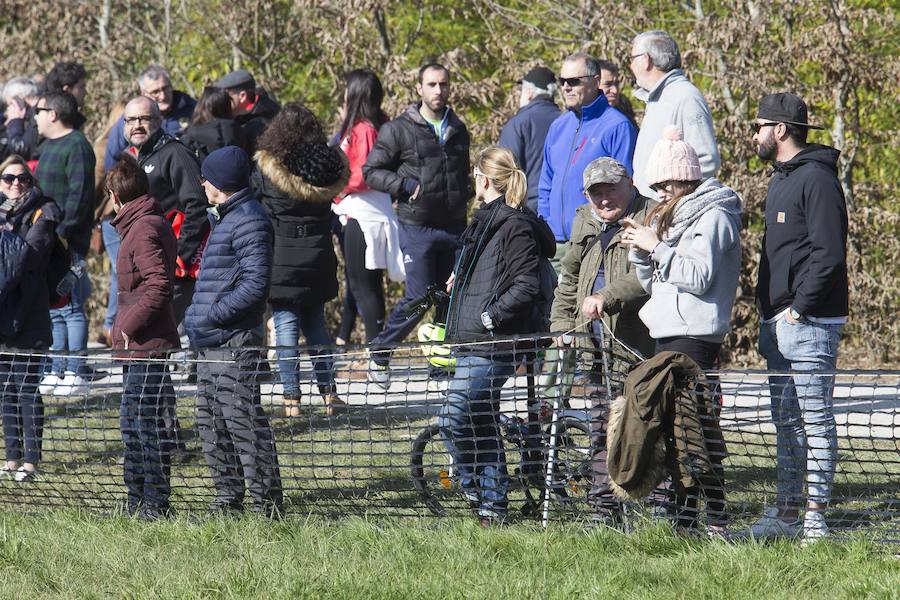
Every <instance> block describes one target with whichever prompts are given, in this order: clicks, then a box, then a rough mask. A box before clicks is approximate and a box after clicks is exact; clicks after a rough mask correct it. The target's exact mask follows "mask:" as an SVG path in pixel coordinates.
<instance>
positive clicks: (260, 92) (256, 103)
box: [215, 69, 281, 158]
mask: <svg viewBox="0 0 900 600" xmlns="http://www.w3.org/2000/svg"><path fill="white" fill-rule="evenodd" d="M215 86H216V87H217V88H219V89H222V90H225V91H226V92H228V96H229V97H230V98H231V114H232V115H233V116H234V120H235V121H237V122H238V124H239V125H240V126H241V127H242V128H243V131H244V138H245V139H246V141H247V154H248V155H249V156H250V158H253V154H254V153H255V152H256V140H257V139H259V136H260V135H262V132H263V130H265V128H266V127H268V125H269V122H270V121H271V120H272V119H273V118H274V117H275V115H276V114H278V111H280V110H281V106H280V105H279V104H278V103H277V102H275V101H274V100H272V99H271V98H270V97H269V95H268V93H267V92H266V91H265V90H264V89H262V88H257V87H256V80H255V79H254V78H253V75H251V74H250V72H249V71H247V70H246V69H238V70H237V71H232V72H231V73H229V74H228V75H226V76H225V77H223V78H221V79H220V80H218V81H217V82H216V83H215Z"/></svg>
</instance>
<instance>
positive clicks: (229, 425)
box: [0, 336, 900, 542]
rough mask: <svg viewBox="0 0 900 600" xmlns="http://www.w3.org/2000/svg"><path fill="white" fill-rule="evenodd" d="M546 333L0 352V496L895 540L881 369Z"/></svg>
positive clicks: (897, 381) (888, 415) (897, 466)
mask: <svg viewBox="0 0 900 600" xmlns="http://www.w3.org/2000/svg"><path fill="white" fill-rule="evenodd" d="M565 341H566V342H571V345H569V346H567V347H564V348H558V347H556V346H552V347H548V348H543V347H540V346H536V345H535V344H534V343H533V340H517V341H512V342H498V341H491V342H490V343H484V344H469V345H463V346H454V347H451V346H448V345H444V344H441V343H440V342H437V343H433V344H432V343H427V344H413V345H404V346H398V347H397V348H395V349H394V350H393V351H392V352H391V354H390V360H389V363H388V366H386V367H385V366H384V364H383V363H384V362H385V361H384V360H382V361H381V364H378V363H376V362H373V361H371V360H370V357H369V356H368V354H367V353H366V351H365V349H363V348H344V349H341V351H338V349H336V348H334V347H332V348H312V347H306V346H301V347H292V348H258V349H257V348H221V349H209V350H204V351H201V352H199V353H197V354H191V353H185V352H183V351H180V352H176V353H172V354H169V355H168V356H165V357H153V358H146V357H137V356H129V357H127V358H123V357H114V356H113V355H111V353H110V352H109V351H108V350H107V351H91V352H89V353H88V355H87V356H86V366H84V367H81V376H80V377H79V378H78V379H73V378H70V379H69V380H66V379H59V378H56V379H54V378H53V377H52V376H50V375H48V374H47V373H46V372H45V370H46V369H47V368H48V364H49V359H48V357H47V356H42V355H39V354H26V353H6V354H3V355H2V357H0V385H2V386H3V387H2V392H3V402H2V407H3V434H4V435H3V437H4V447H5V457H6V460H7V462H6V463H5V468H4V469H3V470H2V479H0V502H2V503H3V505H4V507H6V508H7V509H14V510H22V511H30V512H34V511H39V510H43V509H47V508H51V507H62V506H65V507H81V508H87V509H94V510H100V511H113V512H118V511H126V512H132V513H136V514H140V513H141V511H142V510H146V509H158V510H159V511H161V512H163V513H164V512H165V511H166V509H167V508H171V509H172V510H173V511H174V512H182V511H189V512H205V511H210V510H212V511H216V512H237V511H241V510H246V511H251V510H254V511H259V512H263V513H265V514H269V515H271V514H273V513H274V514H279V515H285V516H290V515H307V514H310V513H313V514H321V515H326V516H329V517H341V516H345V515H354V514H356V515H359V514H364V515H368V516H376V515H377V516H383V517H397V518H400V517H431V516H435V517H439V516H445V515H458V516H466V515H472V516H474V517H477V518H481V519H488V520H491V521H504V522H532V523H538V524H539V523H544V524H546V523H548V522H572V521H575V522H582V523H585V524H587V525H595V524H599V525H603V526H612V527H617V528H621V529H628V528H633V527H639V526H641V524H642V523H653V522H655V521H663V522H666V523H670V524H672V525H674V526H676V527H678V528H679V530H682V531H685V532H694V531H697V532H711V533H713V534H716V533H718V532H720V531H721V529H720V528H722V527H726V526H727V529H728V531H730V532H732V534H739V533H745V534H746V533H747V532H749V531H751V530H752V531H753V532H754V534H756V535H757V536H762V535H770V534H782V535H804V534H805V535H807V536H810V535H816V534H817V533H821V532H822V531H825V529H824V528H827V531H829V532H830V533H831V534H833V535H836V536H853V535H861V536H865V537H868V538H872V539H877V540H881V541H893V542H900V371H879V372H875V371H853V372H849V371H839V372H837V373H818V372H794V373H789V372H785V373H771V372H765V371H736V370H721V371H715V372H706V373H695V372H692V371H691V370H690V369H684V368H681V367H679V365H677V364H675V363H676V362H677V361H673V360H655V359H649V360H646V361H644V360H641V359H640V358H639V357H637V356H636V355H634V354H632V353H630V352H629V351H628V349H627V348H621V347H618V346H615V347H614V348H613V349H609V348H607V349H600V348H597V347H596V344H595V343H594V342H593V341H592V340H590V339H588V338H579V337H577V336H576V337H575V338H574V339H572V340H570V339H566V340H565ZM382 358H383V357H382ZM657 358H658V357H657ZM629 373H630V375H629ZM620 397H621V398H622V399H618V398H620ZM32 465H33V466H36V468H37V470H36V473H30V472H28V468H30V467H31V466H32ZM810 501H812V502H818V503H819V504H818V505H816V506H818V508H820V509H825V508H826V506H827V510H819V511H813V510H805V507H806V505H807V502H810ZM778 507H781V509H782V511H783V513H782V516H783V517H785V519H786V520H783V519H777V518H776V517H775V516H774V515H775V511H776V510H777V509H778ZM818 517H824V518H823V519H818ZM794 518H796V519H797V521H796V522H792V521H793V519H794ZM817 528H818V529H817Z"/></svg>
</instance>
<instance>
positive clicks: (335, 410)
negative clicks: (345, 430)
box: [322, 394, 347, 417]
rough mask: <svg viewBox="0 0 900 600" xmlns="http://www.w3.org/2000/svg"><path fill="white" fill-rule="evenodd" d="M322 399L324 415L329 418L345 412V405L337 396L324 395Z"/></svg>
mask: <svg viewBox="0 0 900 600" xmlns="http://www.w3.org/2000/svg"><path fill="white" fill-rule="evenodd" d="M322 399H323V400H325V414H326V415H328V416H329V417H331V416H333V415H337V414H340V413H343V412H345V411H346V410H347V403H346V402H344V401H343V400H341V399H340V398H339V397H338V395H337V394H325V395H323V396H322Z"/></svg>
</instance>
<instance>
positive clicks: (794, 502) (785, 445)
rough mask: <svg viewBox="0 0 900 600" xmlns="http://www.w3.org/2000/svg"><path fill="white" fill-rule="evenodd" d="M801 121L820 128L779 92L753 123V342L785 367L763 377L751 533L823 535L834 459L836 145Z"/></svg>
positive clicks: (838, 227) (842, 224)
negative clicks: (763, 446) (757, 511)
mask: <svg viewBox="0 0 900 600" xmlns="http://www.w3.org/2000/svg"><path fill="white" fill-rule="evenodd" d="M809 129H822V128H821V127H816V126H813V125H809V124H808V123H807V110H806V104H805V103H804V102H803V100H801V99H800V98H799V97H797V96H795V95H793V94H787V93H779V94H770V95H768V96H766V97H765V98H763V99H762V101H761V102H760V105H759V111H758V113H757V118H756V122H755V123H753V130H754V132H755V133H754V136H753V141H754V143H755V144H756V145H757V154H758V155H759V157H760V158H762V159H763V160H769V161H772V162H773V165H774V166H773V169H772V171H771V172H770V175H771V176H772V180H771V182H770V183H769V191H768V194H767V196H766V208H765V222H766V231H765V236H764V238H763V249H762V256H761V258H760V265H759V283H758V286H757V293H756V297H757V303H758V304H759V310H760V321H761V325H760V339H759V350H760V353H761V354H762V355H763V356H764V357H765V358H766V361H767V363H768V367H769V369H770V370H771V371H774V372H776V373H785V372H788V371H792V372H795V373H794V374H793V375H792V376H784V375H772V376H770V377H769V388H770V397H771V408H772V420H773V421H774V423H775V428H776V432H777V446H778V449H777V468H778V486H777V495H776V506H773V507H770V508H768V509H766V511H765V514H764V516H763V517H762V518H761V519H760V520H759V521H757V522H756V523H754V524H753V525H752V526H751V528H750V531H749V533H750V535H752V536H753V537H756V538H763V537H775V536H783V537H796V536H797V535H799V534H800V533H802V534H803V537H804V541H806V542H812V541H815V540H817V539H821V538H823V537H825V536H827V535H828V527H827V526H826V524H825V518H824V511H825V509H826V508H827V506H828V501H829V500H830V496H831V486H832V481H833V479H834V470H835V465H836V463H837V435H836V431H835V422H834V413H833V410H832V393H833V388H834V376H833V371H834V369H835V366H836V363H837V349H838V343H839V341H840V336H841V330H842V329H843V326H844V323H846V321H847V315H848V313H849V299H848V296H849V293H848V283H847V205H846V202H845V200H844V193H843V191H842V189H841V185H840V182H839V181H838V178H837V160H838V155H839V152H838V151H837V150H835V149H834V148H830V147H828V146H821V145H818V144H807V142H806V136H807V133H808V132H809ZM804 475H805V477H804ZM804 479H805V480H806V484H807V488H808V489H807V493H806V498H805V497H804V493H803V482H804ZM805 500H806V504H807V506H806V514H805V516H804V518H803V521H802V524H801V521H800V520H799V515H800V510H801V508H802V506H803V504H804V501H805Z"/></svg>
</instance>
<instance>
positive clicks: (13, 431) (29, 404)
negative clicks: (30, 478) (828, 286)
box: [0, 354, 44, 465]
mask: <svg viewBox="0 0 900 600" xmlns="http://www.w3.org/2000/svg"><path fill="white" fill-rule="evenodd" d="M42 367H43V359H42V358H41V357H39V356H17V355H14V354H2V355H0V403H2V406H3V439H4V443H5V445H6V460H14V461H20V460H22V459H23V458H24V460H25V462H27V463H32V464H35V465H36V464H38V463H39V462H40V461H41V446H42V444H43V434H44V402H43V400H42V399H41V395H40V393H39V392H38V382H40V380H41V372H42V370H43V369H42Z"/></svg>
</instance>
